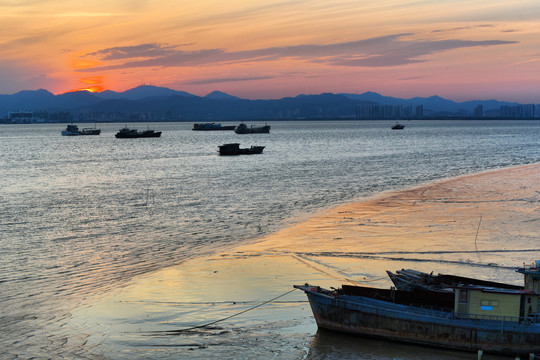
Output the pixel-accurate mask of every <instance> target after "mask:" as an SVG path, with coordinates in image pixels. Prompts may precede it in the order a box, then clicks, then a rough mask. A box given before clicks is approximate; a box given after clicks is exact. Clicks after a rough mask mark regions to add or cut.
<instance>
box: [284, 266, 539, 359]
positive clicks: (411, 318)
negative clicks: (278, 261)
mask: <svg viewBox="0 0 540 360" xmlns="http://www.w3.org/2000/svg"><path fill="white" fill-rule="evenodd" d="M517 271H518V272H520V273H523V274H524V275H525V286H524V287H523V288H519V289H512V288H501V287H490V286H485V285H475V284H462V285H454V286H453V288H452V289H453V290H452V292H449V291H439V290H433V289H430V290H427V291H426V290H421V289H415V290H413V291H403V290H396V289H394V288H392V289H377V288H370V287H363V286H350V285H343V286H342V287H341V288H340V289H335V290H327V289H323V288H320V287H318V286H314V285H309V284H305V285H295V286H294V287H295V288H298V289H301V290H303V291H304V292H305V293H306V294H307V297H308V299H309V302H310V305H311V308H312V310H313V315H314V317H315V320H316V322H317V325H318V326H319V327H320V328H324V329H328V330H334V331H340V332H347V333H351V334H356V335H361V336H371V337H381V338H385V339H389V340H395V341H402V342H410V343H416V344H423V345H431V346H440V347H446V348H453V349H461V350H469V351H483V352H492V353H502V354H510V355H524V354H534V353H540V316H539V314H538V290H539V289H540V262H537V263H536V264H535V265H533V266H531V267H524V268H520V269H518V270H517Z"/></svg>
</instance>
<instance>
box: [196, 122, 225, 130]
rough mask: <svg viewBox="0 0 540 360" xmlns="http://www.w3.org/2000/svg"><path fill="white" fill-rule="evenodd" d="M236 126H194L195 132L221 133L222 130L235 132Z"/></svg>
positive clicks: (197, 124) (207, 124) (215, 124)
mask: <svg viewBox="0 0 540 360" xmlns="http://www.w3.org/2000/svg"><path fill="white" fill-rule="evenodd" d="M234 128H235V126H234V125H226V126H223V125H221V124H219V123H195V124H193V129H192V130H194V131H220V130H234Z"/></svg>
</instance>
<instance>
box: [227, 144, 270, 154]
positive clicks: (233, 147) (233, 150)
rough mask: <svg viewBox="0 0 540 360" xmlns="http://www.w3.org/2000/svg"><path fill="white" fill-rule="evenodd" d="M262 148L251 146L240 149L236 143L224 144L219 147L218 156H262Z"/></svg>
mask: <svg viewBox="0 0 540 360" xmlns="http://www.w3.org/2000/svg"><path fill="white" fill-rule="evenodd" d="M263 150H264V146H251V147H249V148H241V147H240V144H238V143H231V144H224V145H221V146H219V155H253V154H262V152H263Z"/></svg>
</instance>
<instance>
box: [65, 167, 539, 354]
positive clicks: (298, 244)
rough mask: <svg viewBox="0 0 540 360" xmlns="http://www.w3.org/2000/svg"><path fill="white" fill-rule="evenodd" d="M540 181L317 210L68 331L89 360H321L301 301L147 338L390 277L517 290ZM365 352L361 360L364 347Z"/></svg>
mask: <svg viewBox="0 0 540 360" xmlns="http://www.w3.org/2000/svg"><path fill="white" fill-rule="evenodd" d="M539 180H540V164H529V165H522V166H517V167H511V168H503V169H495V170H488V171H483V172H480V173H475V174H469V175H463V176H459V177H456V178H450V179H444V180H439V181H435V182H432V183H429V184H426V185H421V186H418V187H414V188H410V189H404V190H399V191H393V192H388V193H384V194H377V195H375V196H373V197H370V198H369V199H366V200H365V201H361V202H354V203H349V204H343V205H339V206H337V207H333V208H330V209H325V210H321V211H319V212H317V213H316V214H313V215H312V216H310V217H309V218H308V219H307V220H304V221H301V222H298V223H293V224H292V225H291V226H289V227H286V228H283V229H281V230H279V231H276V232H275V233H272V234H270V235H267V236H264V237H262V238H259V239H254V241H252V242H250V243H247V244H243V245H239V246H235V247H233V248H231V249H230V250H229V251H226V252H222V253H219V254H215V255H212V256H209V257H204V258H197V259H191V260H188V261H186V262H184V263H182V264H180V265H178V266H174V267H170V268H166V269H162V270H159V271H156V272H153V273H150V274H146V275H144V276H141V277H138V278H136V279H134V280H133V281H132V282H131V283H130V284H129V285H128V286H126V287H125V288H122V289H120V290H118V291H116V292H114V293H112V294H109V295H108V296H104V297H103V298H102V299H99V300H98V301H97V302H95V303H93V304H90V305H88V306H86V307H85V308H83V309H76V310H75V311H74V313H73V316H72V322H71V326H75V327H76V328H79V331H80V330H81V329H80V328H82V329H84V331H85V332H87V333H88V334H89V335H88V347H89V348H90V349H92V351H93V350H99V351H102V352H103V353H110V354H111V357H112V358H116V357H118V354H123V356H125V355H126V354H130V355H132V356H133V357H143V358H145V357H153V358H170V357H182V356H189V357H190V358H195V359H198V358H200V359H204V358H208V357H209V356H212V357H222V358H238V357H244V358H246V357H247V358H255V359H266V358H269V357H278V358H284V359H300V358H305V357H306V356H310V354H311V355H313V354H314V353H317V351H320V349H319V347H318V346H319V345H320V341H322V340H321V337H320V334H319V333H317V328H316V325H315V321H314V319H313V317H312V314H311V310H310V308H309V305H308V304H307V303H306V298H305V296H304V294H301V293H300V292H293V293H291V294H289V295H287V296H285V297H284V298H282V299H280V301H276V302H272V303H270V304H267V305H265V306H262V307H260V308H258V309H257V310H253V311H249V312H246V313H244V314H242V315H239V316H233V317H232V318H230V319H228V320H226V321H223V322H220V323H219V324H216V325H213V326H212V327H210V328H204V329H200V330H198V331H196V332H190V333H186V334H182V335H175V336H171V335H162V334H161V333H156V331H158V332H159V331H172V330H178V329H186V328H189V327H193V326H198V325H202V324H205V323H210V322H212V321H214V320H217V319H224V318H227V317H229V316H231V315H234V314H237V313H239V312H242V311H244V310H248V309H249V308H251V307H253V306H255V305H256V304H260V303H262V302H264V301H266V300H268V299H271V298H274V297H276V296H279V295H281V294H284V293H286V292H288V291H289V290H291V288H292V285H293V284H303V283H306V282H309V283H313V284H317V285H320V286H323V287H330V286H334V287H337V286H340V285H341V284H342V283H352V284H361V285H370V286H375V287H388V286H390V280H389V279H388V278H387V276H386V273H385V270H387V269H388V270H395V269H400V268H415V269H418V270H421V271H427V272H430V271H435V272H443V273H452V274H457V275H463V276H472V277H478V278H483V279H486V280H497V281H503V282H509V283H517V282H519V281H522V280H521V277H519V276H516V274H515V272H514V271H513V269H514V268H515V267H517V266H520V265H521V264H522V263H523V262H530V261H533V260H535V259H540V245H537V240H538V235H537V230H538V228H539V227H540V225H539V224H540V213H539V209H540V188H539V185H538V184H540V181H539ZM477 231H478V232H477ZM96 324H97V325H96ZM152 334H153V335H152ZM157 334H159V336H157ZM323 338H324V337H323ZM329 341H335V340H329ZM323 345H324V341H323ZM383 347H385V348H388V349H387V350H385V351H389V354H390V355H388V356H390V357H391V356H394V355H395V356H398V354H397V353H395V352H394V351H400V352H402V351H404V350H403V349H399V350H398V347H397V345H395V344H393V343H388V344H386V345H384V346H383ZM407 349H408V350H407V351H410V354H411V355H410V357H407V356H403V355H402V354H401V353H400V354H399V357H400V358H401V359H408V358H411V359H414V358H418V357H419V354H422V355H423V354H431V355H430V356H432V357H439V358H441V359H454V358H455V359H458V358H460V355H462V353H457V355H456V354H455V353H453V352H450V353H446V352H441V351H442V350H439V349H430V350H427V349H425V348H422V347H412V348H411V349H409V348H407ZM324 351H331V350H324ZM351 351H353V350H351ZM354 351H357V350H354ZM362 351H370V347H369V345H367V346H365V348H363V350H362ZM433 352H435V353H433ZM113 354H116V356H115V355H113ZM156 354H159V356H156ZM392 354H393V355H392ZM380 358H381V359H382V358H385V357H384V356H382V357H380Z"/></svg>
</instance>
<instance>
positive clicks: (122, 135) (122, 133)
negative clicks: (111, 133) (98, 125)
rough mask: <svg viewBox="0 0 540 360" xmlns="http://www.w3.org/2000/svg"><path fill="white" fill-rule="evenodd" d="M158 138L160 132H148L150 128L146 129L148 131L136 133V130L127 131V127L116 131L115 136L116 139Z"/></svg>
mask: <svg viewBox="0 0 540 360" xmlns="http://www.w3.org/2000/svg"><path fill="white" fill-rule="evenodd" d="M160 136H161V131H155V130H150V128H148V130H144V131H138V130H137V129H129V128H128V127H125V128H123V129H120V130H118V132H117V133H116V135H115V137H116V138H117V139H133V138H150V137H160Z"/></svg>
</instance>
